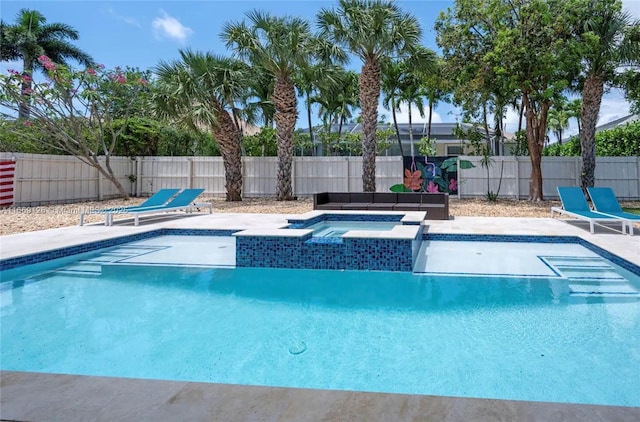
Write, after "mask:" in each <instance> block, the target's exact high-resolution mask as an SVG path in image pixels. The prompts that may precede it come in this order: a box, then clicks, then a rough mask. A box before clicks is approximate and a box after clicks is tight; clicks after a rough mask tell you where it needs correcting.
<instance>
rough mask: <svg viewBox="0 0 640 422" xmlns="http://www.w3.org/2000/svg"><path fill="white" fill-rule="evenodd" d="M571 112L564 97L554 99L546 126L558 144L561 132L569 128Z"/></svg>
mask: <svg viewBox="0 0 640 422" xmlns="http://www.w3.org/2000/svg"><path fill="white" fill-rule="evenodd" d="M570 117H571V112H570V111H569V109H568V104H567V102H566V99H565V98H564V97H559V98H556V99H555V100H554V101H553V105H552V106H551V108H550V109H549V117H548V121H547V125H548V127H549V129H551V130H552V131H553V133H554V135H555V136H556V139H557V141H558V143H559V144H562V132H563V131H564V130H565V129H566V128H568V127H569V118H570Z"/></svg>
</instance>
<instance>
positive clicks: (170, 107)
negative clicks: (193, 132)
mask: <svg viewBox="0 0 640 422" xmlns="http://www.w3.org/2000/svg"><path fill="white" fill-rule="evenodd" d="M180 58H181V59H180V60H179V61H177V60H174V61H171V62H160V63H159V64H158V65H157V66H156V67H155V68H154V73H155V74H156V75H157V76H158V81H157V91H156V93H155V100H156V105H157V111H158V113H159V115H160V116H163V117H166V118H168V119H174V121H176V122H177V123H179V124H182V125H186V126H190V127H192V128H194V129H202V128H206V129H208V130H210V131H211V133H212V135H213V137H214V139H215V140H216V141H217V142H218V144H219V145H220V152H221V154H222V159H223V162H224V169H225V189H226V200H227V201H241V200H242V150H241V142H242V129H241V126H240V113H241V109H240V108H239V106H238V102H239V101H240V100H241V99H244V98H246V97H247V87H248V84H249V83H248V80H249V77H250V72H249V67H248V66H247V65H246V64H245V63H243V62H241V61H239V60H235V59H232V58H228V57H222V56H216V55H213V54H211V53H201V52H194V51H191V50H180Z"/></svg>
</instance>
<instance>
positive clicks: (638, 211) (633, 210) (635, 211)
mask: <svg viewBox="0 0 640 422" xmlns="http://www.w3.org/2000/svg"><path fill="white" fill-rule="evenodd" d="M623 210H624V211H626V212H630V213H631V214H637V215H640V208H623Z"/></svg>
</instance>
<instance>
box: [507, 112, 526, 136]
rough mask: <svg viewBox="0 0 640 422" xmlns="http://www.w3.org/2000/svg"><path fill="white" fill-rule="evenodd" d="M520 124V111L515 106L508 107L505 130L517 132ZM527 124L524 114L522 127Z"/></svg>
mask: <svg viewBox="0 0 640 422" xmlns="http://www.w3.org/2000/svg"><path fill="white" fill-rule="evenodd" d="M519 125H520V111H519V110H516V109H515V108H513V107H507V114H506V116H505V118H504V130H505V131H506V132H508V133H516V132H517V131H518V126H519ZM525 126H526V122H525V120H524V115H523V116H522V129H524V128H525Z"/></svg>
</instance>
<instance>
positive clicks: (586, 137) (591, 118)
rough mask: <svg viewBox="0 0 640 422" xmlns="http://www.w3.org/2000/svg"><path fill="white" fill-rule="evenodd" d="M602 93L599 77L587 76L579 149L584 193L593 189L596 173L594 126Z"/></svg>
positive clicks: (596, 121) (600, 78)
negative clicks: (588, 189) (590, 188)
mask: <svg viewBox="0 0 640 422" xmlns="http://www.w3.org/2000/svg"><path fill="white" fill-rule="evenodd" d="M603 91H604V82H603V80H602V77H601V76H600V75H593V74H592V75H588V76H587V79H586V80H585V81H584V88H582V115H581V120H582V131H581V132H580V148H581V150H582V174H581V176H580V183H581V186H582V189H583V190H584V191H585V192H586V189H587V188H588V187H593V186H594V183H595V172H596V124H597V123H598V113H599V112H600V103H601V102H602V94H603Z"/></svg>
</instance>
